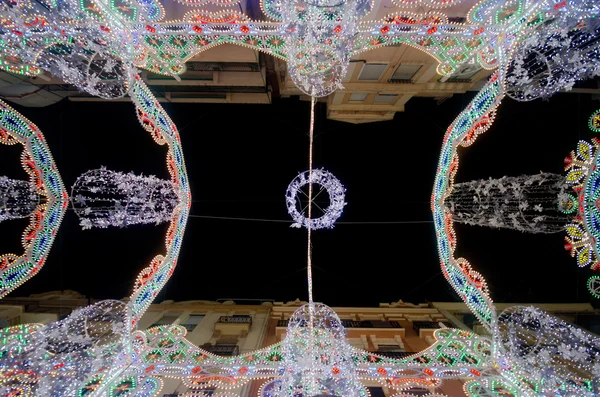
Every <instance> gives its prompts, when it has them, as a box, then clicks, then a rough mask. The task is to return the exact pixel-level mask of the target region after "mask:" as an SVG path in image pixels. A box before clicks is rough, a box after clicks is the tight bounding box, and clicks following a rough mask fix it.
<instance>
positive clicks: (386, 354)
mask: <svg viewBox="0 0 600 397" xmlns="http://www.w3.org/2000/svg"><path fill="white" fill-rule="evenodd" d="M375 354H378V355H380V356H384V357H387V358H393V359H396V360H401V359H403V358H406V357H408V356H412V355H413V354H415V352H386V351H380V350H377V351H376V352H375Z"/></svg>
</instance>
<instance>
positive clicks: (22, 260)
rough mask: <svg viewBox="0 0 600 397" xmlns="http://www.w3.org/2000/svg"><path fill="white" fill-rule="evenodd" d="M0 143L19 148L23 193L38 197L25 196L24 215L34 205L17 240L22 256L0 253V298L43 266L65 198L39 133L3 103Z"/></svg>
mask: <svg viewBox="0 0 600 397" xmlns="http://www.w3.org/2000/svg"><path fill="white" fill-rule="evenodd" d="M0 143H1V144H4V145H16V144H21V145H22V146H23V152H22V155H21V165H22V166H23V169H24V170H25V172H26V173H27V174H28V175H29V181H28V182H26V183H27V191H28V192H29V191H30V189H33V191H31V194H32V195H33V194H34V193H33V192H34V191H35V194H36V195H37V196H38V197H37V198H34V197H32V196H30V195H29V193H27V194H26V196H27V197H29V198H31V201H30V200H29V199H26V201H27V204H26V207H27V208H28V209H27V211H26V212H28V211H29V208H31V207H30V205H33V204H34V203H36V202H37V203H36V204H37V205H36V206H35V208H34V209H33V211H32V212H31V215H29V225H28V226H27V227H26V228H25V230H24V231H23V235H22V237H21V243H22V246H23V253H22V254H20V255H18V254H13V253H0V298H1V297H4V296H6V294H8V293H9V292H11V291H13V290H14V289H15V288H17V287H18V286H19V285H21V284H22V283H24V282H25V281H27V280H28V279H29V278H31V277H33V276H35V275H36V274H37V273H38V272H39V271H40V269H41V268H42V266H44V263H45V262H46V258H47V257H48V253H49V252H50V248H51V247H52V243H53V242H54V238H55V236H56V233H57V231H58V228H59V226H60V224H61V222H62V219H63V217H64V215H65V212H66V210H67V205H68V199H69V198H68V195H67V192H66V189H65V187H64V185H63V182H62V179H61V177H60V174H59V173H58V170H57V168H56V164H55V163H54V159H53V158H52V154H51V153H50V149H49V148H48V145H47V143H46V140H45V138H44V135H43V134H42V132H41V131H40V130H39V128H38V127H37V126H36V125H35V124H33V123H32V122H31V121H29V120H27V119H26V118H25V117H23V116H21V115H20V114H19V113H18V112H16V111H15V110H14V109H12V108H11V107H10V106H8V105H7V104H6V103H5V102H3V101H0ZM3 186H4V187H3V188H1V189H4V188H6V187H7V186H6V184H3ZM23 188H25V187H23ZM3 191H5V190H3ZM2 211H3V210H2ZM2 216H6V214H5V215H2ZM2 216H0V219H2Z"/></svg>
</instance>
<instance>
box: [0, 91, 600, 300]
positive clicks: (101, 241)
mask: <svg viewBox="0 0 600 397" xmlns="http://www.w3.org/2000/svg"><path fill="white" fill-rule="evenodd" d="M473 95H474V93H469V94H465V95H455V96H454V97H453V98H451V99H449V100H446V101H444V102H443V103H441V104H439V105H438V104H436V102H435V101H433V100H431V99H425V98H413V99H411V100H410V101H409V102H408V104H407V106H406V111H405V112H404V113H398V114H396V117H395V118H394V120H393V121H389V122H379V123H370V124H363V125H352V124H346V123H341V122H336V121H330V120H327V119H326V109H325V105H324V104H320V105H318V108H317V124H316V130H315V131H316V132H315V134H316V135H315V164H314V166H315V167H318V168H320V167H324V168H325V169H327V170H329V171H331V172H332V173H333V174H334V175H336V176H337V177H338V178H339V179H340V181H341V182H342V183H343V184H344V185H345V187H346V189H347V192H346V201H347V203H348V205H347V206H346V208H345V210H344V213H343V215H342V217H341V218H340V219H339V220H340V221H344V222H365V221H366V222H390V221H394V222H416V223H397V224H338V225H337V226H336V227H335V228H334V229H332V230H319V231H316V232H315V233H314V234H313V236H314V237H313V245H314V255H313V262H314V278H315V285H314V291H315V292H314V294H315V300H317V301H322V302H324V303H326V304H329V305H332V306H336V305H340V306H369V305H377V304H378V303H379V302H392V301H397V300H399V299H402V300H404V301H406V302H414V303H419V302H425V301H455V300H457V299H458V298H457V296H456V294H455V293H454V292H453V290H452V288H451V287H450V286H449V285H448V284H447V283H446V281H445V280H444V278H443V276H442V275H441V272H440V266H439V261H438V255H437V249H436V246H435V235H434V229H433V224H432V223H431V219H432V218H431V212H430V202H429V200H430V196H431V191H432V182H433V177H434V173H435V169H436V166H437V158H438V154H439V149H440V144H441V141H442V137H443V134H444V131H445V129H446V128H447V126H448V124H449V123H450V122H451V121H452V120H453V119H454V118H455V117H456V115H457V114H458V113H459V112H460V111H461V110H462V109H463V108H464V107H465V106H466V104H467V103H468V102H469V100H470V98H472V96H473ZM164 106H165V108H166V110H167V112H168V113H169V114H170V115H171V117H172V119H173V120H174V122H175V123H176V124H177V126H178V128H179V130H180V133H181V139H182V142H183V149H184V154H185V156H186V163H187V168H188V174H189V178H190V183H191V188H192V196H193V205H192V209H191V213H192V214H193V215H201V216H216V217H242V218H261V219H262V218H264V219H275V220H289V219H290V218H289V216H288V214H287V211H286V207H285V202H284V195H285V190H286V187H287V185H288V184H289V182H290V181H291V180H292V179H293V178H294V177H295V176H296V175H297V173H298V172H301V171H304V170H305V169H306V168H307V162H308V135H307V131H308V122H309V103H308V102H303V101H299V100H298V99H295V98H291V99H274V100H273V104H271V105H226V104H164ZM598 107H600V104H599V102H598V101H597V100H596V101H594V100H592V98H591V96H590V95H583V94H581V95H580V94H558V95H556V96H555V97H553V98H552V99H551V100H550V101H540V100H538V101H534V102H530V103H518V102H515V101H513V100H511V99H508V98H507V99H505V101H504V103H503V104H502V105H501V107H500V109H499V111H498V117H497V120H496V123H495V124H494V125H493V127H492V128H491V129H490V130H489V131H488V132H486V133H485V134H484V135H483V136H481V137H480V138H479V139H478V141H477V142H476V143H475V144H474V145H473V146H472V147H470V148H469V149H465V150H463V151H462V152H461V153H462V156H461V166H460V170H459V173H458V176H457V180H458V181H467V180H471V179H477V178H488V177H501V176H503V175H509V176H515V175H521V174H532V173H537V172H540V171H545V172H555V173H562V172H563V171H562V167H563V158H564V157H565V156H566V155H567V154H568V153H569V152H570V151H571V150H572V149H574V148H575V145H576V142H577V141H578V140H579V139H589V138H591V137H592V136H593V135H592V133H591V131H589V130H588V129H587V120H588V118H589V116H590V114H591V113H592V111H594V110H595V109H596V108H598ZM16 108H17V110H19V111H21V113H22V114H23V115H25V116H26V117H28V118H29V119H30V120H31V121H33V122H34V123H36V124H37V125H38V126H39V127H40V128H41V130H42V131H43V132H44V134H45V136H46V139H47V141H48V143H49V146H50V148H51V150H52V151H53V154H54V157H55V160H56V163H57V165H58V167H59V169H60V171H61V174H62V177H63V180H64V182H65V185H66V186H67V187H68V189H69V191H70V187H71V186H72V184H73V183H74V181H75V179H76V178H77V176H79V175H80V174H82V173H84V172H85V171H87V170H89V169H93V168H98V167H100V166H106V167H107V168H109V169H112V170H115V171H122V172H128V171H134V172H135V173H138V174H140V173H143V174H153V175H156V176H158V177H162V178H167V177H168V175H167V170H166V165H165V154H166V149H165V147H160V146H158V145H156V144H155V143H154V141H153V140H152V139H151V138H150V136H149V134H148V133H147V132H145V131H144V130H143V129H142V128H141V127H140V126H139V124H138V122H137V119H136V117H135V113H134V107H133V105H131V104H129V103H78V102H69V101H63V102H61V103H58V104H56V105H53V106H49V107H46V108H21V107H16ZM19 154H20V147H18V146H13V147H8V146H0V170H2V171H1V172H0V175H6V176H9V177H13V178H19V179H24V178H25V173H24V171H23V170H22V169H21V168H20V166H19ZM25 225H26V221H24V220H17V221H8V222H3V223H0V236H2V239H0V252H2V253H5V252H16V253H21V249H20V242H19V239H20V235H21V231H22V230H23V228H24V227H25ZM166 228H167V225H160V226H153V225H141V226H133V227H129V228H126V229H101V230H87V231H82V230H81V229H80V227H79V226H78V218H77V217H76V216H75V214H74V213H73V211H72V210H70V211H69V213H68V214H67V216H66V217H65V219H64V221H63V224H62V227H61V229H60V231H59V234H58V237H57V239H56V242H55V245H54V247H53V248H52V250H51V252H50V256H49V258H48V261H47V262H46V265H45V266H44V268H43V269H42V270H41V271H40V273H39V274H38V275H37V276H36V277H34V278H33V279H31V280H29V281H28V282H27V283H25V284H24V285H22V286H21V287H20V288H19V289H17V290H16V291H15V292H13V293H12V294H11V295H12V296H26V295H29V294H31V293H37V292H44V291H49V290H60V289H73V290H76V291H79V292H81V293H83V294H85V295H86V296H88V297H91V298H94V299H99V298H117V299H120V298H122V297H124V296H127V295H129V293H130V292H131V288H132V286H133V281H134V279H135V276H136V274H137V273H138V272H139V271H140V270H141V269H142V268H143V267H145V266H146V265H147V264H148V262H149V261H150V260H151V259H152V257H153V256H154V255H156V254H159V253H163V252H164V246H163V239H164V235H165V231H166ZM457 233H458V239H459V243H458V254H459V255H462V256H465V257H466V258H467V259H469V260H470V262H471V263H472V265H473V267H474V268H475V269H476V270H478V271H480V272H481V273H482V274H483V275H484V276H485V277H486V279H487V281H488V284H489V285H490V290H491V295H492V298H493V299H494V300H495V301H497V302H524V303H525V302H587V301H590V299H591V298H590V296H589V294H588V292H587V290H586V280H587V277H589V275H590V273H591V272H590V271H589V270H586V269H583V270H582V269H578V268H577V266H576V263H575V261H574V259H573V258H571V257H570V255H569V253H568V252H567V251H565V250H564V248H563V239H564V235H563V234H562V233H558V234H554V235H530V234H522V233H519V232H514V231H507V230H492V229H487V228H481V227H476V226H461V225H458V226H457ZM305 250H306V231H305V229H293V228H290V227H289V224H288V223H282V222H256V221H235V220H223V219H205V218H194V217H192V218H190V219H189V221H188V226H187V230H186V233H185V237H184V241H183V247H182V251H181V255H180V258H179V262H178V266H177V268H176V269H175V273H174V275H173V277H172V278H171V280H170V281H169V282H168V283H167V285H166V287H165V288H164V290H163V292H162V293H161V295H159V297H158V299H157V301H161V300H163V299H174V300H188V299H209V300H215V299H219V298H223V299H224V298H233V299H237V298H248V299H250V298H252V299H254V298H257V299H261V298H262V299H274V300H277V301H287V300H293V299H296V298H300V299H303V300H306V299H307V294H306V276H305V266H306V256H305Z"/></svg>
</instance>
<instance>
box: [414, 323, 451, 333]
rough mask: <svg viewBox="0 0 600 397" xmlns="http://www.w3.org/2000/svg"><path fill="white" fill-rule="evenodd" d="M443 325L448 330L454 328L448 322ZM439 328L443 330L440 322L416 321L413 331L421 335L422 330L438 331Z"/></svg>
mask: <svg viewBox="0 0 600 397" xmlns="http://www.w3.org/2000/svg"><path fill="white" fill-rule="evenodd" d="M442 324H444V326H445V327H447V328H452V324H450V323H447V322H445V321H444V322H442ZM438 328H442V326H441V325H440V322H434V321H415V322H413V329H414V330H415V332H416V333H419V331H420V330H422V329H438Z"/></svg>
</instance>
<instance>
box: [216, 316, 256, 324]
mask: <svg viewBox="0 0 600 397" xmlns="http://www.w3.org/2000/svg"><path fill="white" fill-rule="evenodd" d="M218 322H219V323H222V324H250V325H252V317H250V316H221V317H219V321H218Z"/></svg>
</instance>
